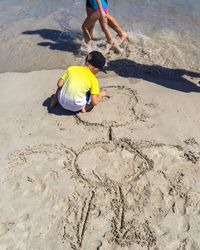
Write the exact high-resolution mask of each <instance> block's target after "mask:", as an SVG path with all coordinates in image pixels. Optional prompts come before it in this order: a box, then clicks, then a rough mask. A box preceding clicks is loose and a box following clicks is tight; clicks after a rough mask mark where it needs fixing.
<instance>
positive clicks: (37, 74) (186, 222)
mask: <svg viewBox="0 0 200 250" xmlns="http://www.w3.org/2000/svg"><path fill="white" fill-rule="evenodd" d="M126 51H128V50H126ZM131 51H132V50H131ZM155 55H156V54H155ZM123 56H124V55H123ZM137 62H138V61H137ZM120 63H123V65H124V67H122V65H121V64H120ZM142 63H144V62H138V63H137V64H136V63H135V62H132V61H131V60H130V59H123V58H117V59H116V60H115V61H114V59H113V60H111V61H110V63H109V64H108V69H109V70H108V74H107V75H104V74H100V75H99V76H98V78H99V83H100V86H101V87H103V88H104V89H105V90H106V93H107V94H106V97H105V98H104V99H103V101H102V102H101V103H100V104H99V105H98V106H96V107H95V108H94V109H93V110H92V111H91V112H90V113H86V114H81V113H80V114H76V115H75V114H72V113H70V112H67V111H65V110H63V109H62V108H61V107H60V106H57V107H56V108H55V109H51V108H50V107H49V104H50V97H51V95H52V94H53V93H54V91H55V87H56V86H55V85H56V81H57V79H58V78H59V76H60V74H61V73H62V72H63V70H44V71H34V72H29V73H14V72H8V73H2V74H0V84H1V92H0V106H1V109H0V117H1V123H0V138H1V157H0V166H1V182H0V189H1V197H0V212H1V217H0V249H1V250H8V249H9V250H10V249H14V250H16V249H17V250H18V249H19V250H22V249H26V250H39V249H40V250H47V249H48V250H50V249H52V250H55V249H56V250H60V249H76V250H78V249H84V250H98V249H99V250H120V249H124V250H127V249H134V250H137V249H138V250H139V249H154V250H156V249H160V250H163V249H171V250H172V249H174V250H178V249H179V250H195V249H200V237H199V235H200V182H199V179H200V132H199V130H200V113H199V107H200V99H199V94H200V87H199V86H198V82H199V78H198V77H199V76H198V74H194V73H192V72H186V71H184V70H169V68H170V67H169V68H168V69H167V68H164V66H163V67H157V66H155V65H150V64H149V65H147V64H146V66H145V65H143V67H142V68H141V65H142ZM167 73H169V74H167ZM163 75H164V76H165V77H163V78H162V77H161V76H163ZM166 76H168V77H166Z"/></svg>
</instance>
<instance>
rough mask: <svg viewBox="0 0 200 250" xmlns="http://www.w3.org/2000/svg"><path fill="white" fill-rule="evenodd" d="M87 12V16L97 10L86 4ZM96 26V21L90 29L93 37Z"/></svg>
mask: <svg viewBox="0 0 200 250" xmlns="http://www.w3.org/2000/svg"><path fill="white" fill-rule="evenodd" d="M86 12H87V16H91V15H92V14H93V13H94V12H95V11H94V10H93V9H92V8H90V7H87V6H86ZM94 26H95V23H94V24H93V25H92V26H91V27H90V28H89V29H88V30H89V33H90V36H91V39H93V31H94Z"/></svg>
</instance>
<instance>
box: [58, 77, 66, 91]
mask: <svg viewBox="0 0 200 250" xmlns="http://www.w3.org/2000/svg"><path fill="white" fill-rule="evenodd" d="M63 84H64V80H63V79H62V78H60V79H59V80H58V82H57V87H58V88H59V89H61V88H62V86H63Z"/></svg>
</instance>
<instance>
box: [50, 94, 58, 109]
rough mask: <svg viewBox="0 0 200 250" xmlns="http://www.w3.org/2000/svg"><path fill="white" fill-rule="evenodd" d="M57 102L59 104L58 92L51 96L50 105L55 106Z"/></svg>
mask: <svg viewBox="0 0 200 250" xmlns="http://www.w3.org/2000/svg"><path fill="white" fill-rule="evenodd" d="M57 104H58V98H57V96H56V94H54V95H53V96H52V98H51V103H50V107H51V108H54V107H55V106H56V105H57Z"/></svg>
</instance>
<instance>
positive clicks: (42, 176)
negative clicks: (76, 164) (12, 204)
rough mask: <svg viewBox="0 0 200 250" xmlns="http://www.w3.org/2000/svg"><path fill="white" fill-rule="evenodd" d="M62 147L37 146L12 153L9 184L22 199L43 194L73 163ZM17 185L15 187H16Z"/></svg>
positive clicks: (67, 152)
mask: <svg viewBox="0 0 200 250" xmlns="http://www.w3.org/2000/svg"><path fill="white" fill-rule="evenodd" d="M74 158H75V156H74V153H73V152H72V151H70V150H69V149H67V148H66V147H65V146H64V145H60V146H58V145H45V144H44V145H37V146H32V147H27V148H26V149H24V150H21V151H16V152H14V153H13V154H12V155H11V156H10V158H9V165H10V176H9V179H10V182H11V183H12V185H14V186H15V189H20V190H22V191H23V196H24V197H29V198H30V197H33V196H35V195H41V194H43V193H44V192H45V191H46V189H47V188H51V187H52V185H53V183H54V182H56V180H57V178H58V176H59V175H60V176H63V172H64V171H65V170H64V169H65V168H66V167H67V166H69V165H71V164H72V162H73V161H74ZM16 184H17V185H16Z"/></svg>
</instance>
